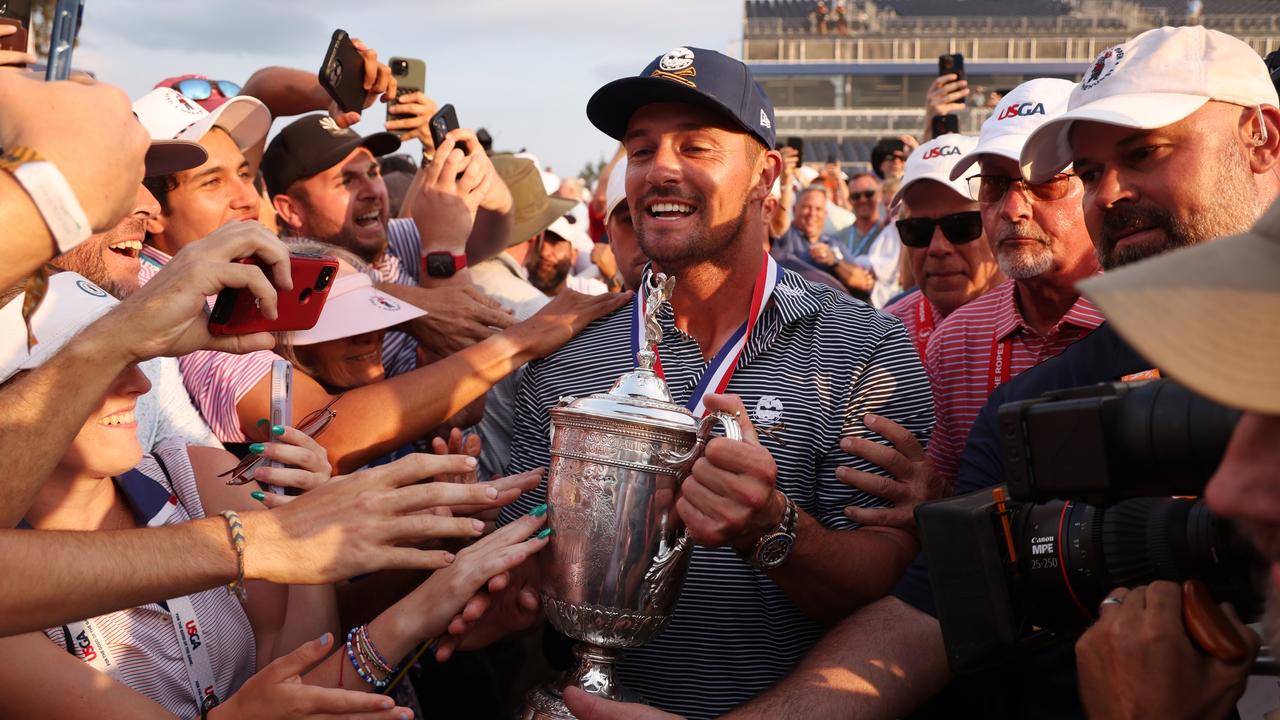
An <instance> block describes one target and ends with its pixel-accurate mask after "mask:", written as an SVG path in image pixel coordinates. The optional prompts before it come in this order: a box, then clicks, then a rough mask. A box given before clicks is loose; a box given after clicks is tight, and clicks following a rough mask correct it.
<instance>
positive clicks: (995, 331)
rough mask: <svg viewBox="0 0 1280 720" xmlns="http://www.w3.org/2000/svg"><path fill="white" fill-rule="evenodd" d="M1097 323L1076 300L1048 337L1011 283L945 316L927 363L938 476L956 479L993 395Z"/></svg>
mask: <svg viewBox="0 0 1280 720" xmlns="http://www.w3.org/2000/svg"><path fill="white" fill-rule="evenodd" d="M1102 320H1103V318H1102V313H1101V312H1100V311H1099V310H1098V309H1097V308H1096V307H1094V306H1093V303H1090V302H1089V301H1088V300H1086V299H1085V298H1084V296H1080V297H1079V298H1078V299H1077V300H1076V302H1075V304H1074V305H1072V306H1071V309H1070V310H1068V311H1067V314H1066V315H1064V316H1063V317H1062V319H1061V320H1059V321H1058V322H1057V324H1055V325H1054V326H1053V328H1052V329H1051V330H1050V331H1049V332H1048V333H1047V334H1045V335H1040V334H1038V333H1037V332H1036V331H1035V330H1034V329H1032V328H1031V326H1030V325H1027V324H1026V322H1025V321H1024V320H1023V319H1022V313H1021V312H1019V310H1018V303H1017V300H1016V285H1015V283H1014V281H1013V280H1007V281H1005V282H1004V283H1002V284H1001V285H1000V286H999V287H997V288H996V289H995V290H992V291H991V292H989V293H987V294H985V295H982V296H981V297H977V298H974V299H973V300H971V301H969V302H968V303H966V304H965V305H964V306H962V307H961V308H960V309H958V310H956V311H955V312H953V313H951V314H950V315H948V316H947V319H946V320H944V321H943V322H942V324H941V325H939V326H938V328H937V329H936V330H935V331H934V333H933V337H932V338H931V339H930V340H929V346H928V349H927V351H926V352H925V363H924V364H925V370H926V371H927V372H928V373H929V380H930V382H931V383H932V384H933V407H934V414H935V416H936V418H937V422H936V424H935V425H934V428H933V437H932V438H931V439H930V440H929V448H928V454H929V458H930V459H931V460H932V461H933V463H934V465H935V466H936V467H937V469H938V472H939V473H941V474H942V476H943V477H945V478H947V479H948V480H954V479H955V476H956V468H957V467H958V466H959V464H960V455H961V453H963V452H964V444H965V442H966V441H967V440H968V439H969V430H970V429H972V428H973V423H974V420H976V419H977V417H978V412H979V411H980V410H982V406H983V405H985V404H986V402H987V398H988V397H989V396H990V395H991V391H992V390H995V389H996V387H997V386H998V385H1000V384H1002V383H1004V382H1006V381H1008V380H1009V378H1011V377H1013V376H1015V375H1017V374H1018V373H1021V372H1022V371H1023V370H1026V369H1027V368H1030V367H1033V366H1035V365H1038V364H1040V363H1042V362H1044V361H1045V360H1048V359H1049V358H1052V357H1054V356H1056V355H1058V354H1059V353H1061V352H1062V351H1063V350H1065V349H1067V346H1069V345H1070V344H1071V343H1073V342H1075V341H1077V340H1079V339H1080V338H1082V337H1084V336H1086V335H1088V334H1089V333H1091V332H1093V330H1094V329H1095V328H1097V327H1098V325H1100V324H1102Z"/></svg>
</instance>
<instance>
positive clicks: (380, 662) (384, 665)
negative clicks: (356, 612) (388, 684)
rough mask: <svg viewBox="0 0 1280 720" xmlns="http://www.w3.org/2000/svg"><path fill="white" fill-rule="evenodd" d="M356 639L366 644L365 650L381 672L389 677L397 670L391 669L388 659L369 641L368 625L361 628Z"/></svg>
mask: <svg viewBox="0 0 1280 720" xmlns="http://www.w3.org/2000/svg"><path fill="white" fill-rule="evenodd" d="M356 638H357V639H358V640H359V641H360V642H362V643H364V647H365V650H366V651H367V653H368V654H369V656H370V657H372V658H373V664H374V665H376V666H377V668H378V669H379V670H381V671H382V672H384V673H386V674H388V675H390V674H391V673H393V672H395V671H396V669H395V668H393V667H391V664H390V663H389V662H387V659H386V658H385V657H383V656H382V653H380V652H378V648H377V647H375V646H374V644H373V640H371V639H369V626H368V625H361V626H360V632H358V633H356Z"/></svg>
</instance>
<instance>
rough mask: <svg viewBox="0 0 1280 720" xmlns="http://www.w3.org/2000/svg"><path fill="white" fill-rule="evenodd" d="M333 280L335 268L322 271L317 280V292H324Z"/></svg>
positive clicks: (322, 269)
mask: <svg viewBox="0 0 1280 720" xmlns="http://www.w3.org/2000/svg"><path fill="white" fill-rule="evenodd" d="M332 279H333V268H331V267H326V268H321V269H320V276H319V277H317V278H316V290H317V291H320V290H324V289H325V288H327V287H329V281H330V280H332Z"/></svg>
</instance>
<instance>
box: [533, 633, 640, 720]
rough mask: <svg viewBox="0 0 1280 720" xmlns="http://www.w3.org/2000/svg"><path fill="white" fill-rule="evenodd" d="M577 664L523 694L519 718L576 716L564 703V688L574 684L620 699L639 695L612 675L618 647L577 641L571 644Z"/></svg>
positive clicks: (636, 699)
mask: <svg viewBox="0 0 1280 720" xmlns="http://www.w3.org/2000/svg"><path fill="white" fill-rule="evenodd" d="M573 654H574V655H577V656H578V667H577V668H575V669H574V670H573V672H570V673H568V674H566V675H564V676H563V677H561V678H560V679H559V680H557V681H556V682H554V683H551V684H548V685H544V686H542V687H540V688H537V689H535V690H533V691H531V692H530V693H529V694H528V695H526V696H525V698H524V707H523V708H522V709H521V710H520V712H519V714H518V715H517V717H518V718H519V720H577V718H576V716H575V715H574V714H573V713H571V712H569V708H568V707H567V706H566V705H565V704H564V692H563V688H565V687H567V686H569V685H576V686H577V687H579V688H581V689H582V690H584V691H586V692H589V693H591V694H593V695H599V696H600V697H603V698H607V699H609V700H617V701H619V702H639V701H640V700H641V698H640V696H639V695H636V694H635V693H632V692H629V691H626V690H623V689H622V688H621V687H619V686H618V682H617V680H616V679H615V678H614V676H613V664H614V663H615V662H616V661H617V660H618V656H619V653H618V651H617V650H612V649H608V648H602V647H599V646H596V645H587V644H584V643H579V644H577V645H575V646H574V647H573Z"/></svg>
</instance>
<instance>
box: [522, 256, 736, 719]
mask: <svg viewBox="0 0 1280 720" xmlns="http://www.w3.org/2000/svg"><path fill="white" fill-rule="evenodd" d="M674 287H675V278H668V277H666V276H665V275H662V274H657V275H656V278H655V277H654V276H651V277H650V279H649V285H648V291H649V292H648V301H649V302H648V308H647V313H646V317H645V318H644V327H643V334H642V337H641V343H640V351H639V353H638V364H639V366H638V367H637V368H636V369H635V370H633V371H631V372H629V373H627V374H625V375H623V376H622V377H620V378H618V381H617V382H616V383H614V385H613V388H612V389H611V390H609V392H607V393H599V394H596V395H591V396H590V397H585V398H581V399H575V398H562V399H561V400H560V403H559V405H558V406H557V407H555V408H552V410H551V466H550V468H549V469H548V474H547V502H548V503H549V504H550V506H551V507H550V511H549V512H548V514H547V518H548V520H547V522H548V526H549V527H550V528H551V529H552V531H553V532H552V535H551V542H550V544H549V545H548V546H547V547H546V548H544V549H543V550H542V552H540V553H538V561H539V563H540V565H541V568H542V578H543V587H542V604H543V607H544V608H545V609H546V613H547V618H548V619H549V620H550V621H551V624H552V625H554V626H555V628H556V629H557V630H559V631H560V632H562V633H564V634H565V635H568V636H569V637H571V638H574V639H575V640H578V641H579V642H578V644H577V645H575V646H574V654H575V655H576V656H577V658H578V666H577V668H576V669H575V670H574V671H572V672H571V673H569V674H568V675H567V676H565V677H562V678H561V679H560V681H559V682H557V683H555V684H552V685H548V686H546V687H542V688H539V689H536V690H534V691H533V692H531V693H530V694H529V695H528V697H526V699H525V708H524V710H523V711H522V712H521V714H520V717H521V719H522V720H534V719H537V720H551V719H554V720H573V717H574V716H573V715H572V714H571V713H570V712H569V710H568V708H566V707H565V705H564V701H563V700H562V695H561V692H562V690H563V688H564V687H565V686H567V685H569V684H574V685H577V686H578V687H580V688H582V689H583V690H585V691H587V692H590V693H595V694H596V695H600V696H602V697H606V698H609V699H611V700H625V701H633V700H636V699H637V698H636V697H635V696H634V695H632V694H630V693H627V692H626V691H624V690H622V689H621V688H619V687H618V684H617V682H616V680H615V679H614V663H615V662H616V661H617V659H618V657H619V655H620V654H621V650H622V649H623V648H628V647H635V646H638V645H643V644H645V643H647V642H649V641H650V640H652V639H653V638H654V636H656V635H657V634H658V633H660V632H662V629H663V628H664V627H666V626H667V623H668V622H669V621H670V620H671V610H672V607H673V606H674V605H675V601H676V597H677V596H678V595H679V594H680V587H681V585H682V584H683V583H684V576H685V571H686V570H687V569H688V567H689V555H690V550H691V549H692V547H693V541H692V540H691V539H690V538H689V531H688V530H687V529H685V528H684V526H683V524H682V523H681V522H680V516H679V515H678V514H677V513H676V510H675V506H676V499H677V498H679V495H680V483H681V481H683V480H684V478H685V477H687V476H688V474H689V471H690V470H691V469H692V467H693V463H694V461H695V460H697V458H698V457H699V456H700V455H701V453H702V449H703V447H705V446H706V443H707V441H708V440H709V439H710V437H711V431H712V429H713V428H714V426H715V425H716V424H717V423H719V424H720V425H721V426H723V427H724V433H725V436H726V437H729V438H732V439H735V440H737V439H740V438H741V437H742V431H741V430H740V428H739V427H738V423H737V421H736V419H735V418H734V417H733V416H732V415H730V414H728V413H723V412H716V413H711V414H709V415H707V416H706V417H705V418H702V419H701V420H699V419H698V418H695V417H694V416H693V414H692V413H690V412H689V411H688V410H686V409H685V408H684V407H682V406H680V405H677V404H675V403H673V402H671V394H670V392H668V390H667V384H666V383H665V382H663V380H662V378H660V377H658V376H657V375H656V374H655V373H654V371H653V366H654V361H655V359H656V358H657V353H656V348H657V345H658V342H659V341H660V340H661V339H662V328H661V327H660V326H659V324H658V321H657V313H658V309H659V308H660V307H662V304H663V303H664V302H666V301H667V300H668V299H669V298H670V297H671V291H672V290H673V289H674Z"/></svg>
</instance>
